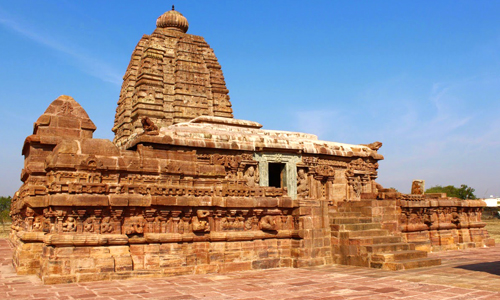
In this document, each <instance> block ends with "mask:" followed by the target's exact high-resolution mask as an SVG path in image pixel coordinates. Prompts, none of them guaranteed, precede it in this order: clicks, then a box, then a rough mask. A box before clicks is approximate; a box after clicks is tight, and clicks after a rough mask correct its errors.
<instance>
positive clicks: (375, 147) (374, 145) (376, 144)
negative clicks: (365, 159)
mask: <svg viewBox="0 0 500 300" xmlns="http://www.w3.org/2000/svg"><path fill="white" fill-rule="evenodd" d="M361 145H363V146H366V147H368V148H370V149H372V150H375V151H376V150H378V149H380V147H382V143H381V142H373V143H371V144H361Z"/></svg>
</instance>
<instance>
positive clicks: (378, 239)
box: [349, 235, 402, 245]
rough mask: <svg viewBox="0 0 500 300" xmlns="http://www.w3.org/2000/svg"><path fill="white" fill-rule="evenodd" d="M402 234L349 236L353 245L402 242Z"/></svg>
mask: <svg viewBox="0 0 500 300" xmlns="http://www.w3.org/2000/svg"><path fill="white" fill-rule="evenodd" d="M401 239H402V238H401V237H400V236H391V235H388V236H387V235H386V236H366V237H355V238H349V244H351V245H376V244H392V243H401Z"/></svg>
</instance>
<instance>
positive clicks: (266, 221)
mask: <svg viewBox="0 0 500 300" xmlns="http://www.w3.org/2000/svg"><path fill="white" fill-rule="evenodd" d="M259 227H260V229H261V230H276V220H275V219H274V218H273V217H272V216H264V217H262V218H261V219H260V223H259Z"/></svg>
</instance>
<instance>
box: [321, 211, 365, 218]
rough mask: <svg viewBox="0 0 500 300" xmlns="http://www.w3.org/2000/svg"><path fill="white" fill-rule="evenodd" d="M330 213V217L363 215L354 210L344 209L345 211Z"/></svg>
mask: <svg viewBox="0 0 500 300" xmlns="http://www.w3.org/2000/svg"><path fill="white" fill-rule="evenodd" d="M328 214H329V216H330V219H334V218H349V217H361V216H362V215H361V213H360V212H352V211H343V212H340V211H337V212H329V213H328Z"/></svg>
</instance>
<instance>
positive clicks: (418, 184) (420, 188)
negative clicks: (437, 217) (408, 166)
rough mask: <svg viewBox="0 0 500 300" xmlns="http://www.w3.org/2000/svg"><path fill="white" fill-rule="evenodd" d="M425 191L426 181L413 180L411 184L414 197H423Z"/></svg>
mask: <svg viewBox="0 0 500 300" xmlns="http://www.w3.org/2000/svg"><path fill="white" fill-rule="evenodd" d="M424 191H425V181H424V180H413V182H412V184H411V193H412V195H423V194H424Z"/></svg>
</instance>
